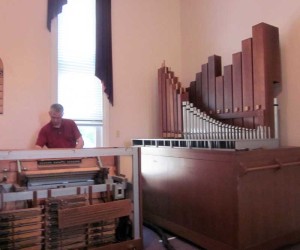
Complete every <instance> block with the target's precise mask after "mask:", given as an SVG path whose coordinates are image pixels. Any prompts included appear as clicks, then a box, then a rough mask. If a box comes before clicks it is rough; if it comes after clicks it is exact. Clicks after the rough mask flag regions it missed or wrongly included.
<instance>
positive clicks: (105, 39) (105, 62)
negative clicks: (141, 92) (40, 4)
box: [47, 0, 113, 105]
mask: <svg viewBox="0 0 300 250" xmlns="http://www.w3.org/2000/svg"><path fill="white" fill-rule="evenodd" d="M67 2H68V1H67V0H48V13H47V14H48V15H47V28H48V30H49V31H51V21H52V19H53V18H54V17H56V16H57V15H58V14H59V13H61V11H62V6H63V5H64V4H66V3H67ZM95 59H96V60H95V61H96V66H95V76H97V77H98V78H99V79H100V80H101V81H102V84H103V87H104V93H105V94H106V95H107V98H108V100H109V102H110V103H111V105H113V71H112V38H111V0H96V58H95Z"/></svg>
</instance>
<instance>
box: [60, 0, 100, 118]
mask: <svg viewBox="0 0 300 250" xmlns="http://www.w3.org/2000/svg"><path fill="white" fill-rule="evenodd" d="M95 25H96V22H95V0H69V1H68V4H66V5H64V7H63V12H62V13H61V14H60V15H59V16H58V102H59V103H61V104H62V105H63V106H64V108H65V117H67V118H71V119H74V120H94V121H95V120H98V121H101V120H102V119H103V112H102V110H103V103H102V84H101V82H100V80H99V79H98V78H96V77H95V76H94V73H95Z"/></svg>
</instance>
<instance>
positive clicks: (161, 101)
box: [158, 66, 168, 137]
mask: <svg viewBox="0 0 300 250" xmlns="http://www.w3.org/2000/svg"><path fill="white" fill-rule="evenodd" d="M167 71H168V68H167V67H164V66H163V67H161V68H159V69H158V106H159V134H160V136H161V137H163V131H166V127H167V125H166V113H167V111H166V108H167V107H166V102H165V96H166V85H165V76H166V72H167Z"/></svg>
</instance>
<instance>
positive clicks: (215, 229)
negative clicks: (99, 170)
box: [132, 23, 300, 250]
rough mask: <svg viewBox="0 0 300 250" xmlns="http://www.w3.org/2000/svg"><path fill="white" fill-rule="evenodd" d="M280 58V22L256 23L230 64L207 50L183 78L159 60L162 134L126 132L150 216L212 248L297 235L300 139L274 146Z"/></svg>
mask: <svg viewBox="0 0 300 250" xmlns="http://www.w3.org/2000/svg"><path fill="white" fill-rule="evenodd" d="M280 67H281V66H280V51H279V31H278V28H276V27H274V26H271V25H268V24H265V23H260V24H257V25H255V26H253V27H252V37H251V38H248V39H245V40H243V41H242V51H241V52H237V53H235V54H233V55H232V64H231V65H226V66H224V67H223V70H222V68H221V57H220V56H217V55H213V56H210V57H209V58H208V62H207V63H205V64H203V65H202V66H201V71H200V72H198V73H196V77H195V80H194V81H192V82H191V83H190V85H189V87H187V88H184V87H183V85H182V84H181V83H180V81H179V80H178V77H177V76H175V74H174V72H173V71H171V69H170V68H168V67H166V66H165V65H163V66H162V67H161V68H160V69H159V70H158V90H159V121H160V126H159V127H160V131H159V133H160V138H155V139H134V140H133V141H132V142H133V145H135V146H139V147H141V174H142V178H143V218H144V219H145V220H146V221H148V222H151V223H153V224H156V225H157V226H160V227H162V228H164V229H166V230H168V231H170V232H173V233H174V234H177V235H179V236H180V237H183V238H185V239H188V240H189V241H191V242H193V243H195V244H196V245H198V246H201V247H202V248H205V249H208V250H219V249H222V250H261V249H264V250H274V249H279V248H281V247H283V246H286V245H292V244H294V243H297V242H299V241H300V216H299V211H300V200H299V183H300V148H299V147H285V148H280V147H279V139H278V138H279V132H278V127H279V123H278V103H277V96H278V94H279V93H280V91H281V84H280V83H281V70H280ZM207 149H211V150H207ZM170 243H171V244H172V242H170Z"/></svg>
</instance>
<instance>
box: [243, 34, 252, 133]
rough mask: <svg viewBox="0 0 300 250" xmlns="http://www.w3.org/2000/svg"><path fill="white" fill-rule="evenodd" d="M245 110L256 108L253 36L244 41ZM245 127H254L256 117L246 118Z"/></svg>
mask: <svg viewBox="0 0 300 250" xmlns="http://www.w3.org/2000/svg"><path fill="white" fill-rule="evenodd" d="M242 74H243V80H242V83H243V111H244V112H248V111H252V110H254V106H253V103H254V92H253V60H252V38H249V39H246V40H243V41H242ZM244 127H246V128H254V118H244Z"/></svg>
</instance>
